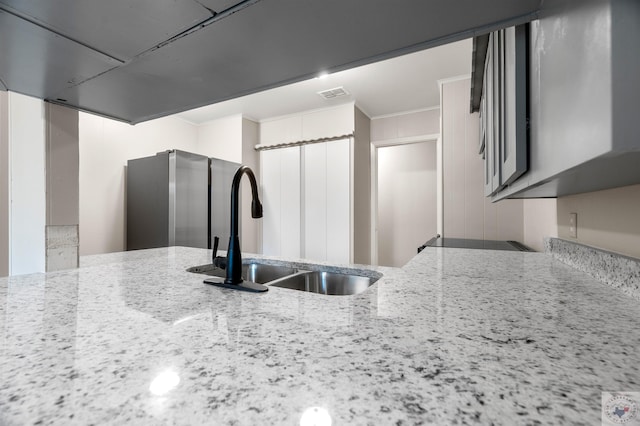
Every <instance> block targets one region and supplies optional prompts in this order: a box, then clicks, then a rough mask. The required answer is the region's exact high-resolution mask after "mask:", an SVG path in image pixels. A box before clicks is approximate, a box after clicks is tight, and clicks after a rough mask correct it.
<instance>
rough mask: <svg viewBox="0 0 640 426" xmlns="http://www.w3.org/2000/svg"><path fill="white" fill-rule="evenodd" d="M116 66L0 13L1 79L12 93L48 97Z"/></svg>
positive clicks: (92, 53)
mask: <svg viewBox="0 0 640 426" xmlns="http://www.w3.org/2000/svg"><path fill="white" fill-rule="evenodd" d="M5 58H9V59H10V60H2V59H5ZM118 65H121V62H119V61H116V60H114V59H113V58H111V57H109V56H106V55H103V54H101V53H99V52H96V51H94V50H92V49H89V48H87V47H86V46H83V45H81V44H78V43H76V42H74V41H71V40H69V39H66V38H64V37H60V36H59V35H56V34H54V33H52V32H50V31H47V30H45V29H44V28H41V27H39V26H37V25H34V24H32V23H30V22H27V21H25V20H23V19H21V18H19V17H17V16H15V15H11V14H9V13H6V12H3V11H1V10H0V79H1V80H2V81H3V82H4V84H6V85H7V87H8V88H9V89H10V90H12V91H15V92H20V93H25V94H29V95H31V96H36V97H40V98H49V97H51V96H53V95H54V94H55V93H56V92H59V91H61V90H63V89H65V88H68V87H71V86H73V85H74V84H76V82H78V81H83V80H85V79H87V78H89V77H92V76H95V75H98V74H100V73H103V72H105V71H107V70H109V69H111V68H114V67H116V66H118Z"/></svg>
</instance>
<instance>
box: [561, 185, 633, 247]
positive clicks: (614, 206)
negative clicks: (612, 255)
mask: <svg viewBox="0 0 640 426" xmlns="http://www.w3.org/2000/svg"><path fill="white" fill-rule="evenodd" d="M569 213H577V214H578V221H577V222H578V227H577V235H578V237H577V238H571V237H570V236H569ZM557 223H558V235H559V236H560V237H561V238H564V239H567V240H572V241H576V242H579V243H582V244H587V245H590V246H594V247H598V248H601V249H605V250H609V251H613V252H616V253H621V254H624V255H627V256H631V257H635V258H638V259H640V185H631V186H624V187H621V188H615V189H608V190H605V191H597V192H590V193H586V194H578V195H571V196H567V197H561V198H558V216H557Z"/></svg>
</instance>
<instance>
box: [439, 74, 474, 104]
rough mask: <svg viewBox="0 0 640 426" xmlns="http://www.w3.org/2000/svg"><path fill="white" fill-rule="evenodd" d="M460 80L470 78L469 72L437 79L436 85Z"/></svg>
mask: <svg viewBox="0 0 640 426" xmlns="http://www.w3.org/2000/svg"><path fill="white" fill-rule="evenodd" d="M460 80H471V74H470V73H469V74H462V75H457V76H454V77H448V78H443V79H441V80H438V86H441V87H442V85H443V84H446V83H453V82H455V81H460ZM441 99H442V98H441Z"/></svg>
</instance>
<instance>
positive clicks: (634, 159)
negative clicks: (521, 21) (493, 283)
mask: <svg viewBox="0 0 640 426" xmlns="http://www.w3.org/2000/svg"><path fill="white" fill-rule="evenodd" d="M528 27H529V29H528V30H527V29H526V28H525V27H515V28H507V29H505V30H502V31H498V32H494V33H493V34H492V40H491V41H492V42H491V43H490V44H489V46H488V50H499V51H500V52H498V53H496V52H495V51H493V52H489V51H488V52H487V55H486V60H487V64H493V68H496V69H493V70H489V69H488V67H485V69H486V70H487V72H490V71H491V72H493V77H494V78H493V84H494V85H495V82H496V81H499V82H500V84H503V86H500V87H491V88H487V87H485V88H483V95H484V97H485V102H487V106H486V108H485V113H483V115H482V119H483V123H484V125H485V126H487V127H486V128H485V129H484V133H485V138H486V141H485V144H486V147H485V151H484V152H485V154H484V156H485V161H489V162H490V164H488V165H487V169H488V170H490V171H492V172H494V171H495V170H494V169H492V167H494V164H493V162H494V161H495V159H496V155H497V156H498V161H499V164H500V167H499V169H500V170H499V171H500V173H499V175H496V174H495V173H492V175H491V178H492V182H491V190H487V191H485V193H486V194H488V195H490V196H491V197H492V200H493V201H497V200H500V199H503V198H540V197H560V196H565V195H571V194H579V193H584V192H593V191H599V190H603V189H609V188H615V187H620V186H625V185H633V184H640V166H639V165H640V137H638V135H637V124H636V122H637V117H638V113H639V112H640V111H639V109H638V98H639V97H640V79H639V78H638V76H639V75H640V54H638V46H640V2H638V1H637V0H584V1H580V2H572V1H568V0H549V1H546V2H545V4H544V8H543V10H542V11H541V13H540V17H539V19H538V20H535V21H533V22H531V23H530V24H529V26H528ZM500 34H503V36H501V35H500ZM501 37H503V38H502V40H503V43H502V47H500V38H501ZM476 40H478V38H476ZM501 54H502V55H504V56H503V60H500V59H499V58H498V59H497V60H496V56H499V55H501ZM474 61H478V58H477V57H475V58H474ZM496 64H497V65H496ZM478 70H479V67H476V68H474V72H477V71H478ZM496 73H498V74H500V73H502V76H503V77H502V78H500V77H498V79H497V80H496V78H495V74H496ZM483 81H484V83H485V84H489V85H490V84H492V83H491V82H490V81H488V80H487V78H484V80H483ZM501 87H502V89H503V90H502V92H501V90H500V89H501ZM487 89H489V90H487ZM488 93H492V94H493V96H494V98H495V97H496V96H498V98H497V99H493V100H491V99H490V96H489V95H488ZM491 103H493V104H494V105H493V108H492V107H491ZM496 104H498V105H496ZM474 107H475V108H478V107H479V105H474V104H472V109H473V108H474ZM492 110H493V113H494V114H496V113H497V114H498V119H497V120H496V119H495V118H494V120H493V121H492V120H491V118H490V117H489V116H490V114H491V111H492ZM491 123H493V129H490V128H489V126H490V124H491ZM514 143H515V145H514ZM527 144H528V146H527ZM496 145H497V146H498V149H497V150H496V149H495V146H496ZM489 146H493V147H494V149H493V150H491V152H487V150H488V147H489ZM491 153H494V154H493V158H492V154H491ZM496 178H499V181H498V182H495V179H496ZM485 183H486V182H485Z"/></svg>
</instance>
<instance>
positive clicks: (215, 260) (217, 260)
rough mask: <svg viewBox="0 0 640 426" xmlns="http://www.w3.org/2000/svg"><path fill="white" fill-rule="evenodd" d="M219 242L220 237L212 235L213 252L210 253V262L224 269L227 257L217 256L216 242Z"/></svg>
mask: <svg viewBox="0 0 640 426" xmlns="http://www.w3.org/2000/svg"><path fill="white" fill-rule="evenodd" d="M219 242H220V238H218V237H213V254H212V255H211V263H212V264H213V266H215V267H217V268H220V269H226V267H227V258H225V257H218V243H219Z"/></svg>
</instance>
